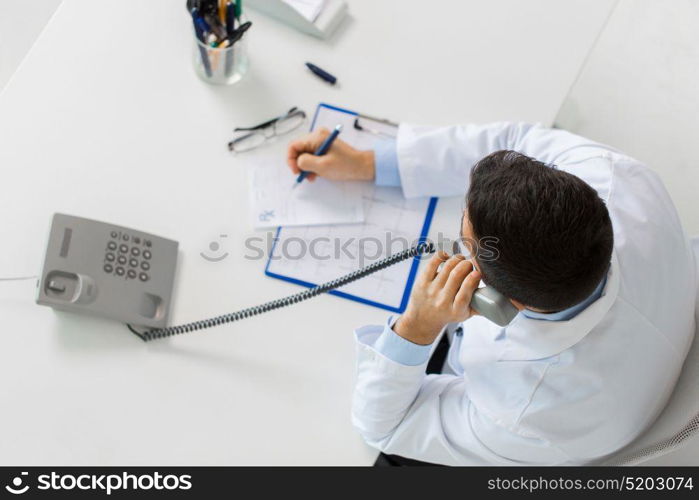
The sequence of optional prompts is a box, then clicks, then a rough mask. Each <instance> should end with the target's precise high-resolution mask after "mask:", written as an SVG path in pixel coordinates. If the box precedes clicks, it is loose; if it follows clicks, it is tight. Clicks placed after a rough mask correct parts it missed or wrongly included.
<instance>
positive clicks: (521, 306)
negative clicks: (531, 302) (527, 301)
mask: <svg viewBox="0 0 699 500" xmlns="http://www.w3.org/2000/svg"><path fill="white" fill-rule="evenodd" d="M509 301H510V303H511V304H512V305H513V306H515V308H516V309H517V310H518V311H521V310H523V309H526V308H527V307H526V306H525V305H524V304H522V303H521V302H520V301H519V300H515V299H509Z"/></svg>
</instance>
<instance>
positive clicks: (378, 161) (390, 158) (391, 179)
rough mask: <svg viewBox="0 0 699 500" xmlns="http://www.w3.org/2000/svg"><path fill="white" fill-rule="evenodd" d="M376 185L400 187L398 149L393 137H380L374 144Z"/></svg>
mask: <svg viewBox="0 0 699 500" xmlns="http://www.w3.org/2000/svg"><path fill="white" fill-rule="evenodd" d="M374 165H375V166H376V185H377V186H389V187H400V175H399V173H398V151H397V150H396V140H395V139H381V140H379V141H376V143H375V144H374Z"/></svg>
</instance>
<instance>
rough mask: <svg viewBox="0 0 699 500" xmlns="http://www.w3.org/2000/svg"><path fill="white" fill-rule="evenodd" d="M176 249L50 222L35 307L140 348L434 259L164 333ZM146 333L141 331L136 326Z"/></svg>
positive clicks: (508, 312) (168, 243) (74, 222)
mask: <svg viewBox="0 0 699 500" xmlns="http://www.w3.org/2000/svg"><path fill="white" fill-rule="evenodd" d="M177 247H178V243H177V242H176V241H173V240H168V239H165V238H161V237H159V236H154V235H151V234H147V233H144V232H141V231H136V230H133V229H129V228H125V227H121V226H115V225H112V224H107V223H104V222H98V221H94V220H90V219H84V218H81V217H73V216H70V215H64V214H55V215H54V217H53V222H52V225H51V230H50V233H49V242H48V245H47V248H46V257H45V259H44V266H43V269H42V271H41V276H40V281H39V292H38V297H37V303H39V304H42V305H47V306H50V307H53V308H55V309H59V310H64V311H70V312H78V313H87V314H94V315H99V316H104V317H107V318H112V319H116V320H120V321H124V322H125V323H126V324H127V326H128V328H129V330H131V332H133V333H134V334H135V335H137V336H138V337H140V338H141V339H142V340H143V341H146V342H147V341H150V340H155V339H160V338H164V337H169V336H172V335H179V334H182V333H188V332H193V331H196V330H203V329H205V328H211V327H214V326H219V325H223V324H225V323H230V322H233V321H239V320H241V319H245V318H249V317H251V316H256V315H258V314H262V313H266V312H268V311H273V310H275V309H279V308H281V307H285V306H288V305H292V304H296V303H298V302H301V301H304V300H308V299H310V298H313V297H315V296H317V295H320V294H322V293H325V292H328V291H330V290H333V289H335V288H339V287H341V286H344V285H346V284H348V283H351V282H353V281H356V280H358V279H361V278H363V277H365V276H367V275H369V274H372V273H375V272H377V271H380V270H381V269H384V268H386V267H389V266H392V265H394V264H397V263H398V262H401V261H403V260H406V259H410V258H414V257H418V256H421V255H425V254H429V253H433V252H434V251H435V248H434V245H433V244H432V243H420V244H418V245H416V246H414V247H412V248H409V249H407V250H404V251H402V252H399V253H396V254H393V255H391V256H389V257H387V258H385V259H382V260H379V261H376V262H373V263H372V264H369V265H368V266H366V267H363V268H361V269H358V270H356V271H354V272H352V273H350V274H347V275H345V276H342V277H340V278H337V279H335V280H333V281H330V282H328V283H324V284H322V285H318V286H315V287H313V288H308V289H306V290H302V291H300V292H298V293H295V294H293V295H290V296H288V297H285V298H281V299H276V300H272V301H270V302H266V303H264V304H261V305H258V306H253V307H249V308H247V309H242V310H240V311H237V312H233V313H229V314H224V315H221V316H216V317H213V318H209V319H205V320H201V321H194V322H192V323H186V324H183V325H177V326H166V325H167V318H168V312H169V305H170V301H171V297H172V287H173V283H174V276H175V268H176V264H177ZM471 305H472V306H473V308H474V309H476V310H477V311H478V312H479V313H480V314H481V315H482V316H485V317H486V318H488V319H489V320H491V321H493V322H494V323H496V324H498V325H500V326H505V325H507V324H508V323H509V322H510V321H512V319H513V318H514V317H515V315H516V314H517V309H516V308H515V307H514V306H513V305H512V304H511V303H510V301H509V300H508V299H507V298H506V297H504V296H503V295H502V294H500V293H499V292H497V291H496V290H495V289H493V288H492V287H483V288H479V289H478V290H476V292H475V293H474V294H473V298H472V299H471ZM132 325H137V326H138V327H146V328H150V329H148V330H144V331H142V332H141V331H138V330H137V329H136V328H134V326H132Z"/></svg>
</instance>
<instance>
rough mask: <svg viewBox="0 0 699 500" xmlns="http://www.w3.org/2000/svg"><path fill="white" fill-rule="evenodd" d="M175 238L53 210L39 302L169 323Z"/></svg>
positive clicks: (155, 324)
mask: <svg viewBox="0 0 699 500" xmlns="http://www.w3.org/2000/svg"><path fill="white" fill-rule="evenodd" d="M177 246H178V243H177V242H176V241H172V240H168V239H165V238H161V237H159V236H154V235H152V234H148V233H144V232H142V231H136V230H134V229H129V228H126V227H122V226H116V225H113V224H106V223H104V222H98V221H95V220H90V219H84V218H81V217H73V216H71V215H65V214H54V216H53V220H52V223H51V229H50V231H49V240H48V244H47V245H46V256H45V257H44V265H43V268H42V270H41V274H40V276H39V287H38V288H39V290H38V295H37V299H36V301H37V303H38V304H41V305H46V306H50V307H53V308H54V309H59V310H63V311H69V312H77V313H87V314H94V315H97V316H103V317H106V318H112V319H116V320H120V321H125V322H127V323H134V324H137V325H141V326H145V327H149V328H160V327H164V326H165V325H167V318H168V311H169V307H170V299H171V297H172V287H173V283H174V280H175V266H176V264H177Z"/></svg>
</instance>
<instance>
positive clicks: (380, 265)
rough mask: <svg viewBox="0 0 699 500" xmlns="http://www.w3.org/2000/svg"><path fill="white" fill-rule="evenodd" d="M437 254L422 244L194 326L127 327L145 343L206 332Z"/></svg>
mask: <svg viewBox="0 0 699 500" xmlns="http://www.w3.org/2000/svg"><path fill="white" fill-rule="evenodd" d="M434 251H435V248H434V244H432V243H424V242H423V243H419V244H418V245H416V246H414V247H412V248H408V249H407V250H403V251H402V252H399V253H396V254H393V255H390V256H389V257H386V258H385V259H382V260H379V261H376V262H373V263H372V264H369V265H368V266H366V267H363V268H361V269H358V270H356V271H354V272H351V273H349V274H347V275H345V276H342V277H341V278H337V279H335V280H333V281H329V282H327V283H323V284H322V285H317V286H315V287H313V288H309V289H307V290H303V291H302V292H298V293H295V294H294V295H289V296H288V297H284V298H282V299H277V300H272V301H270V302H265V303H264V304H261V305H259V306H253V307H248V308H247V309H243V310H241V311H237V312H233V313H229V314H224V315H222V316H216V317H214V318H209V319H204V320H201V321H194V322H192V323H186V324H184V325H178V326H168V327H165V328H157V329H155V330H148V331H145V332H138V331H137V330H136V329H135V328H133V327H132V326H131V325H126V326H127V327H128V328H129V330H131V332H133V333H134V334H136V335H137V336H139V337H140V338H141V340H143V341H144V342H149V341H151V340H157V339H162V338H165V337H171V336H173V335H180V334H182V333H189V332H194V331H197V330H204V329H206V328H212V327H214V326H220V325H224V324H226V323H231V322H233V321H239V320H241V319H245V318H250V317H252V316H257V315H258V314H262V313H266V312H268V311H273V310H274V309H279V308H281V307H285V306H289V305H292V304H297V303H299V302H303V301H304V300H308V299H310V298H313V297H315V296H317V295H320V294H321V293H326V292H329V291H330V290H334V289H335V288H340V287H341V286H344V285H347V284H348V283H352V282H353V281H357V280H358V279H361V278H364V277H365V276H368V275H370V274H373V273H375V272H377V271H380V270H382V269H385V268H387V267H389V266H392V265H394V264H397V263H398V262H401V261H403V260H406V259H410V258H412V257H419V256H422V255H425V254H430V253H434Z"/></svg>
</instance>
